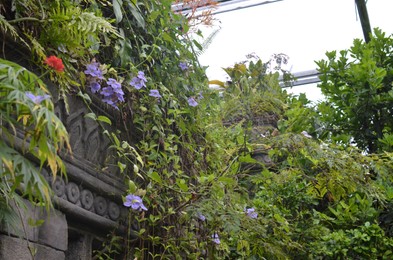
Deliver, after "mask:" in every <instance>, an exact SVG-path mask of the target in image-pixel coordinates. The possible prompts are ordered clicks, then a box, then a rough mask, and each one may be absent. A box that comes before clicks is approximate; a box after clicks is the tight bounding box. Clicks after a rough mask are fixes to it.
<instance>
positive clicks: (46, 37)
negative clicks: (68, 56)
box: [41, 7, 121, 53]
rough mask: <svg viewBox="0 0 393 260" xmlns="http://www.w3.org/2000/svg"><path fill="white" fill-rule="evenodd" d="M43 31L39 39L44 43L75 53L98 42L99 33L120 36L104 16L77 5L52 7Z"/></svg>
mask: <svg viewBox="0 0 393 260" xmlns="http://www.w3.org/2000/svg"><path fill="white" fill-rule="evenodd" d="M43 32H45V33H42V34H41V40H42V41H43V42H44V43H45V42H47V43H50V44H52V45H54V47H61V48H63V47H67V49H68V50H69V51H71V52H75V53H79V52H80V50H81V49H85V47H89V46H91V45H93V43H94V42H99V35H100V34H105V35H106V34H109V35H112V36H115V37H121V36H120V34H119V33H118V32H117V30H116V28H115V27H113V26H112V25H111V24H110V23H109V22H108V21H107V20H106V19H105V18H103V17H99V16H96V15H95V14H94V13H90V12H82V11H81V9H80V8H79V7H67V8H60V7H58V8H55V9H53V10H52V11H51V12H50V13H49V19H48V22H47V23H46V25H45V30H43Z"/></svg>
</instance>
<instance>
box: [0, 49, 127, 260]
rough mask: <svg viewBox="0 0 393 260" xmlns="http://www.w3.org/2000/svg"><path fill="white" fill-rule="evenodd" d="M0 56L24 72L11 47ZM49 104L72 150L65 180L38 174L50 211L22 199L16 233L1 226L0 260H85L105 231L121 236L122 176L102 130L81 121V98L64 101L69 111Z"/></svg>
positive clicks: (66, 158)
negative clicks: (48, 193) (49, 196)
mask: <svg viewBox="0 0 393 260" xmlns="http://www.w3.org/2000/svg"><path fill="white" fill-rule="evenodd" d="M7 47H8V48H7ZM18 51H20V50H18ZM2 56H5V58H6V59H7V60H11V61H14V62H17V63H18V64H21V65H22V66H25V67H27V68H29V67H28V66H29V65H28V64H27V63H26V64H24V62H23V55H21V54H20V53H19V52H16V51H15V49H13V48H12V47H10V46H6V48H5V53H3V54H2ZM29 69H30V70H33V71H34V69H32V68H29ZM48 86H49V89H50V91H51V92H52V94H53V97H57V96H58V95H57V93H56V92H57V91H56V90H57V88H56V86H53V85H51V84H48ZM54 103H55V107H56V114H57V116H58V117H59V118H60V119H61V120H62V122H63V123H64V125H65V126H66V128H67V130H68V133H69V137H70V143H71V147H72V151H73V154H72V155H67V154H64V155H62V158H63V160H64V163H65V165H66V170H67V176H66V178H64V177H63V178H59V177H57V178H56V179H55V180H53V178H52V176H50V174H49V173H48V171H47V170H45V169H43V171H42V174H43V175H44V177H45V178H46V179H47V181H48V182H49V183H50V184H51V187H52V189H53V191H54V194H55V197H54V200H53V201H54V205H55V209H53V211H52V212H51V213H50V214H49V215H47V213H45V212H43V211H41V210H39V209H38V208H36V207H34V206H32V205H31V204H29V203H28V202H27V201H26V203H27V209H26V210H23V209H17V210H18V211H19V212H20V221H21V225H20V229H18V230H14V229H11V228H9V227H7V226H2V227H1V228H0V259H1V260H11V259H12V260H15V259H17V260H25V259H26V260H27V259H29V260H30V259H36V260H52V259H53V260H62V259H69V260H87V259H91V258H92V252H93V250H95V249H99V247H100V246H101V245H102V240H103V239H104V238H105V236H106V235H107V234H108V233H109V232H112V231H116V232H118V233H119V232H120V233H122V232H125V227H124V225H123V223H125V219H126V217H127V214H128V210H127V208H125V207H123V206H122V198H121V196H122V195H124V194H125V192H126V187H125V185H124V183H125V182H124V178H123V177H124V176H121V175H120V174H119V172H118V169H117V168H116V167H110V166H108V165H113V162H111V161H114V160H115V158H114V157H113V156H111V154H110V151H111V150H110V149H109V146H110V145H111V144H110V142H109V140H108V139H107V138H106V137H105V136H104V135H103V134H102V132H103V129H102V128H101V126H100V125H99V124H97V122H95V121H94V120H92V119H90V118H86V117H85V115H86V114H87V113H89V112H90V111H89V110H88V108H87V107H86V105H85V104H84V102H83V100H82V99H81V98H80V97H76V96H70V97H68V104H69V108H70V111H69V113H66V110H65V108H64V103H62V101H59V100H54ZM93 103H94V104H95V105H92V108H93V110H95V112H96V113H97V114H99V115H105V116H107V117H109V118H111V120H112V122H118V121H119V118H120V115H119V114H116V111H114V110H108V109H109V108H107V107H106V106H105V105H103V104H102V106H100V105H97V104H100V101H99V100H95V101H94V102H93ZM113 125H116V123H115V124H113ZM115 127H116V126H114V127H113V128H115ZM109 130H115V129H109ZM18 143H19V145H20V146H21V145H22V139H18V138H17V142H16V144H17V145H18ZM111 163H112V164H111ZM116 163H117V162H116ZM116 163H114V164H116ZM40 219H42V220H45V221H44V223H43V224H42V225H39V226H32V225H31V223H30V224H29V222H31V220H40ZM33 256H34V257H33Z"/></svg>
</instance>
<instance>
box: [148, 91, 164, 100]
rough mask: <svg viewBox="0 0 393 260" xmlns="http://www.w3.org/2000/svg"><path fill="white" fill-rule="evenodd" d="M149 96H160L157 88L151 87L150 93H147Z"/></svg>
mask: <svg viewBox="0 0 393 260" xmlns="http://www.w3.org/2000/svg"><path fill="white" fill-rule="evenodd" d="M149 96H151V97H156V98H160V97H161V95H160V92H158V90H157V89H151V90H150V93H149Z"/></svg>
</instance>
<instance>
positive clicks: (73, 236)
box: [66, 232, 93, 260]
mask: <svg viewBox="0 0 393 260" xmlns="http://www.w3.org/2000/svg"><path fill="white" fill-rule="evenodd" d="M92 241H93V236H92V235H89V234H87V233H85V234H83V233H78V232H71V233H70V243H69V244H68V250H67V251H66V259H67V260H90V259H91V257H92Z"/></svg>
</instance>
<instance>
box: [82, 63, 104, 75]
mask: <svg viewBox="0 0 393 260" xmlns="http://www.w3.org/2000/svg"><path fill="white" fill-rule="evenodd" d="M85 74H86V75H90V76H92V77H95V78H98V79H103V78H104V77H103V76H102V70H101V69H100V64H99V63H98V62H92V63H90V64H87V65H86V70H85Z"/></svg>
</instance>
